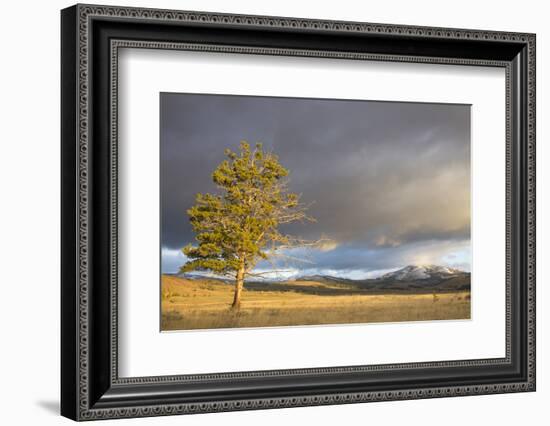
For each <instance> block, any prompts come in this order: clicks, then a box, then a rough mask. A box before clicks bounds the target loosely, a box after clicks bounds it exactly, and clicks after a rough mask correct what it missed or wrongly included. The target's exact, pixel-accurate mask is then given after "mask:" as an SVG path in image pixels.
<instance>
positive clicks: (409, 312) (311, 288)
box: [161, 275, 470, 331]
mask: <svg viewBox="0 0 550 426" xmlns="http://www.w3.org/2000/svg"><path fill="white" fill-rule="evenodd" d="M233 289H234V286H233V285H232V284H231V283H226V282H223V281H220V280H214V279H212V280H209V279H207V278H200V279H187V278H180V277H176V276H170V275H163V276H162V289H161V312H162V316H161V330H163V331H169V330H193V329H215V328H233V327H276V326H289V325H312V324H351V323H372V322H398V321H428V320H450V319H469V318H470V291H469V290H462V289H452V288H448V289H443V290H442V291H433V290H424V291H423V290H414V291H410V290H408V291H400V290H386V291H382V290H380V289H365V288H358V287H357V286H356V285H353V284H352V283H350V284H346V283H339V282H324V281H323V280H319V281H308V280H296V281H285V282H276V283H265V282H256V283H255V282H252V283H247V284H246V285H245V287H244V290H243V294H242V302H241V306H240V309H238V310H235V309H231V303H232V300H233V291H234V290H233Z"/></svg>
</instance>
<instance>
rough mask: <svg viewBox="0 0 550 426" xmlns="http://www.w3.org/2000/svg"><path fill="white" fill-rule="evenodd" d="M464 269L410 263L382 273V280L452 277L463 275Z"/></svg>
mask: <svg viewBox="0 0 550 426" xmlns="http://www.w3.org/2000/svg"><path fill="white" fill-rule="evenodd" d="M463 274H465V272H464V271H461V270H460V269H455V268H449V267H447V266H439V265H408V266H405V267H404V268H401V269H398V270H397V271H394V272H389V273H387V274H384V275H382V276H381V277H380V278H379V279H381V280H392V281H416V280H426V279H429V278H438V279H442V278H451V277H452V276H457V275H463Z"/></svg>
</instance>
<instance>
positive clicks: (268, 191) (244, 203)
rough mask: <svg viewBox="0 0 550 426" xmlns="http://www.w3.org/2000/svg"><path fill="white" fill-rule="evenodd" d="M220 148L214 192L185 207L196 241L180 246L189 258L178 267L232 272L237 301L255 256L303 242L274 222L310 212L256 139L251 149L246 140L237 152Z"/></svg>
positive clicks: (304, 217)
mask: <svg viewBox="0 0 550 426" xmlns="http://www.w3.org/2000/svg"><path fill="white" fill-rule="evenodd" d="M225 154H226V156H227V159H226V160H224V161H223V162H222V163H221V164H220V165H218V167H217V168H216V170H214V172H213V173H212V180H213V182H214V184H215V185H216V186H217V188H218V189H219V191H218V193H219V194H209V193H206V194H200V193H199V194H197V196H196V203H195V205H194V206H193V207H191V208H190V209H189V210H188V211H187V214H188V215H189V220H190V222H191V225H192V227H193V231H194V232H195V239H196V241H197V244H196V245H188V246H187V247H185V248H184V249H183V253H184V254H185V255H186V256H187V258H188V259H189V261H188V262H187V263H186V264H185V265H183V266H182V267H181V271H182V272H189V271H212V272H214V273H216V274H218V275H226V276H231V277H234V278H235V280H236V289H235V291H236V294H235V299H236V300H235V301H234V306H235V305H236V306H238V304H239V302H240V290H241V288H242V285H243V281H244V278H245V277H246V276H249V275H253V274H252V270H253V268H254V266H255V265H256V264H257V263H258V262H259V261H260V260H262V259H264V260H269V259H271V257H272V256H273V255H274V254H275V252H276V251H277V250H279V249H281V248H289V247H295V246H299V245H301V244H302V243H305V242H303V241H302V240H299V239H297V238H295V237H292V236H289V235H285V234H283V233H281V232H280V230H279V226H280V225H281V224H285V223H290V222H295V221H305V220H312V218H310V217H308V216H307V215H306V212H305V211H306V207H305V206H304V205H303V204H301V203H300V196H299V195H298V194H294V193H291V192H289V191H288V175H289V171H288V170H287V169H286V168H284V167H283V166H282V165H281V164H280V163H279V160H278V157H277V156H276V155H275V154H273V153H271V152H266V151H264V150H263V147H262V145H261V144H256V146H255V148H254V149H251V147H250V145H249V144H248V143H247V142H246V141H242V142H241V144H240V150H239V152H233V151H231V150H229V149H227V150H226V151H225ZM237 293H238V294H237Z"/></svg>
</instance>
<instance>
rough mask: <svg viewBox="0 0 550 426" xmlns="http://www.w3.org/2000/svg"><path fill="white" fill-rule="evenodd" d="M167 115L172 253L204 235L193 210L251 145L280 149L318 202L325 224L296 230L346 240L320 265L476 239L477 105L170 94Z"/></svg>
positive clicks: (167, 242)
mask: <svg viewBox="0 0 550 426" xmlns="http://www.w3.org/2000/svg"><path fill="white" fill-rule="evenodd" d="M160 119H161V120H160V125H161V129H160V130H161V198H162V199H161V203H162V246H163V247H165V248H167V249H177V248H181V247H182V246H184V245H185V244H187V243H189V242H192V241H193V238H194V237H193V233H192V230H191V228H190V226H189V222H188V219H187V215H186V210H187V209H188V208H189V207H190V206H191V205H192V204H193V202H194V198H195V194H196V193H197V192H212V191H214V186H213V184H212V182H211V173H212V171H213V170H214V168H215V167H216V166H217V165H218V164H219V163H220V162H221V161H222V160H223V159H224V154H223V152H224V149H225V148H228V147H229V148H232V149H234V150H236V149H237V148H238V144H239V141H241V140H247V141H249V142H250V143H255V142H262V143H263V144H264V147H265V148H266V149H270V150H273V152H274V153H276V154H277V155H278V156H279V158H280V161H281V163H282V164H283V165H284V166H285V167H286V168H288V169H289V170H290V179H291V180H290V187H291V190H292V191H294V192H297V193H301V194H302V199H303V201H304V202H305V203H310V202H311V203H313V204H312V206H311V208H310V214H311V215H312V216H313V217H315V218H316V219H317V222H316V223H313V224H305V225H304V224H299V225H292V226H288V227H287V229H286V230H287V231H288V232H292V233H294V234H298V235H300V236H303V237H305V238H318V237H319V236H320V235H325V236H327V237H328V238H331V239H332V240H333V241H335V243H336V244H335V247H334V248H332V249H331V250H327V251H324V252H319V253H317V254H316V255H315V261H316V262H317V263H318V264H319V267H324V268H334V269H338V268H340V269H345V268H349V267H350V266H353V265H352V264H355V265H356V266H357V262H358V261H360V262H365V263H364V265H365V266H364V267H365V268H371V269H376V268H379V267H380V268H385V267H392V266H391V265H393V266H399V264H397V262H398V261H399V262H403V261H404V260H403V259H404V258H405V257H406V256H405V255H403V253H405V252H406V251H407V250H409V251H410V250H414V249H415V247H416V248H418V247H422V246H423V244H424V245H425V244H427V243H428V242H429V243H430V244H432V245H433V244H434V242H440V243H441V244H440V245H441V246H442V247H443V245H445V247H447V249H448V250H450V249H449V244H451V243H452V244H455V245H456V244H458V245H460V244H462V245H463V242H464V241H467V240H469V238H470V108H469V106H467V105H450V104H422V103H397V102H365V101H334V100H318V99H315V100H304V99H291V98H265V97H244V96H217V95H192V94H168V93H163V94H162V95H161V115H160ZM350 250H351V251H353V253H352V252H351V251H350ZM399 256H401V257H399ZM402 258H403V259H402ZM366 263H368V265H366Z"/></svg>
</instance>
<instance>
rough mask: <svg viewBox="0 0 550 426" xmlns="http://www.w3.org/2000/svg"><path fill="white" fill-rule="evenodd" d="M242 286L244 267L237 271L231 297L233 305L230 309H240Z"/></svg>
mask: <svg viewBox="0 0 550 426" xmlns="http://www.w3.org/2000/svg"><path fill="white" fill-rule="evenodd" d="M243 285H244V267H241V269H239V270H238V271H237V277H236V279H235V295H234V297H233V304H232V305H231V307H232V308H233V309H239V308H240V307H241V293H242V291H243Z"/></svg>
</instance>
